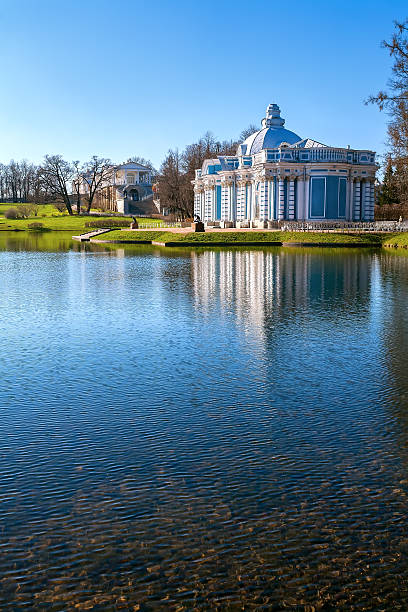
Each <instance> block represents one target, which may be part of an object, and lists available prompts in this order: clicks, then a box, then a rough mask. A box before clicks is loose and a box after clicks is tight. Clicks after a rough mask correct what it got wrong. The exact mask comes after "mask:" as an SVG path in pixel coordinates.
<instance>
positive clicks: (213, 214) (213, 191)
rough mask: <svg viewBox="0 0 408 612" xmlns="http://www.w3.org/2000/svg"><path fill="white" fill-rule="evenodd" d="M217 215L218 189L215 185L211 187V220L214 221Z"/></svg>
mask: <svg viewBox="0 0 408 612" xmlns="http://www.w3.org/2000/svg"><path fill="white" fill-rule="evenodd" d="M216 216H217V191H216V188H215V185H213V186H212V188H211V221H214V220H215V218H216Z"/></svg>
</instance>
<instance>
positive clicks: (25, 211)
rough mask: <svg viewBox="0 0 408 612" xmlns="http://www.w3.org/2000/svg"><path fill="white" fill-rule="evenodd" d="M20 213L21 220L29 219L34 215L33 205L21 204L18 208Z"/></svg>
mask: <svg viewBox="0 0 408 612" xmlns="http://www.w3.org/2000/svg"><path fill="white" fill-rule="evenodd" d="M18 212H19V213H20V217H19V219H27V217H30V216H31V214H32V205H31V204H20V206H19V207H18Z"/></svg>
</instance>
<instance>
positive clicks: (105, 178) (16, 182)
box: [0, 155, 154, 215]
mask: <svg viewBox="0 0 408 612" xmlns="http://www.w3.org/2000/svg"><path fill="white" fill-rule="evenodd" d="M126 161H127V162H137V163H140V164H143V165H144V166H147V167H148V168H151V169H152V170H154V168H153V165H152V163H151V162H150V160H146V159H144V158H142V157H132V158H129V159H128V160H126ZM114 167H115V166H114V164H113V163H112V161H111V160H110V159H108V158H104V157H98V156H97V155H93V156H92V157H91V159H90V160H88V161H87V162H85V163H81V162H80V161H72V162H69V161H67V160H65V159H64V158H63V157H62V155H46V156H45V157H44V160H43V162H42V163H41V164H38V165H36V164H32V163H29V162H28V161H27V160H22V161H15V160H11V161H10V163H9V164H0V201H1V202H12V203H20V204H24V203H30V204H31V205H38V204H46V203H54V204H55V207H56V208H57V209H58V210H60V211H64V210H66V211H67V212H68V213H69V214H70V215H72V214H74V208H75V210H76V212H77V213H78V214H80V213H81V212H82V213H88V214H89V212H90V210H91V207H92V204H93V203H94V201H95V196H96V195H97V193H98V191H99V190H100V189H101V187H102V185H104V184H105V183H107V182H109V181H110V180H111V179H112V177H113V172H114ZM84 184H86V186H87V189H86V190H84V189H83V188H82V189H81V187H83V185H84ZM26 208H27V207H25V208H24V207H19V209H18V210H19V211H20V213H21V214H22V215H24V210H25V209H26ZM27 210H28V208H27Z"/></svg>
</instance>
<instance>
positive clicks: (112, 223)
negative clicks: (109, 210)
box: [85, 217, 132, 227]
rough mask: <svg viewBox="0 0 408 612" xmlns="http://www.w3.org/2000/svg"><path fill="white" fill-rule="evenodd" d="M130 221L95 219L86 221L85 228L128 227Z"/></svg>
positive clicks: (122, 219) (123, 219)
mask: <svg viewBox="0 0 408 612" xmlns="http://www.w3.org/2000/svg"><path fill="white" fill-rule="evenodd" d="M131 222H132V219H125V218H123V217H122V218H120V217H119V219H95V220H94V221H86V222H85V227H130V224H131Z"/></svg>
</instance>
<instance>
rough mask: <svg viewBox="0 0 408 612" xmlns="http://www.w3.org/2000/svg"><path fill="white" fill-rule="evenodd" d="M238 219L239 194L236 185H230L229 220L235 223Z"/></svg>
mask: <svg viewBox="0 0 408 612" xmlns="http://www.w3.org/2000/svg"><path fill="white" fill-rule="evenodd" d="M236 218H237V192H236V185H235V183H231V185H229V220H230V221H235V220H236Z"/></svg>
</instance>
